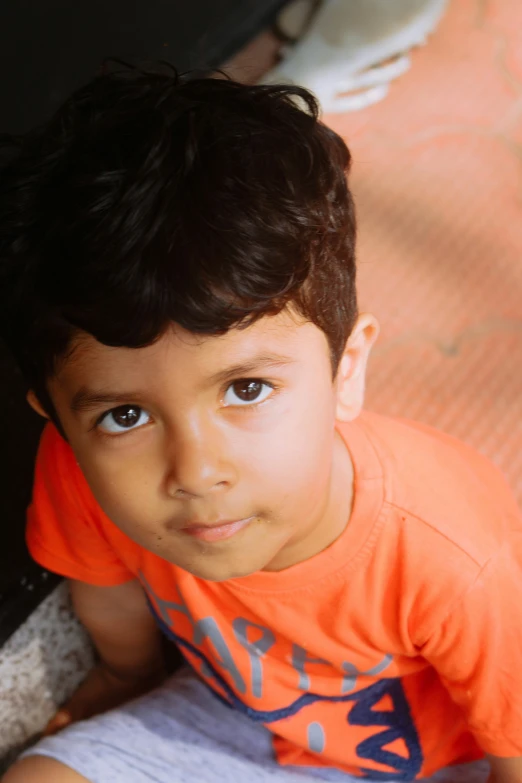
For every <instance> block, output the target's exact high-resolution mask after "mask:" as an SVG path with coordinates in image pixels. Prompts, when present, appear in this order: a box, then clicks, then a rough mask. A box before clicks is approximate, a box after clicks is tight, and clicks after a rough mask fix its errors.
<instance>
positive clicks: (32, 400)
mask: <svg viewBox="0 0 522 783" xmlns="http://www.w3.org/2000/svg"><path fill="white" fill-rule="evenodd" d="M25 399H26V400H27V402H28V403H29V405H30V406H31V408H32V409H33V411H36V413H38V414H39V415H40V416H43V417H44V419H48V418H49V414H48V413H46V412H45V411H44V409H43V408H42V406H41V405H40V401H39V400H38V397H37V396H36V394H35V393H34V391H28V392H27V395H26V398H25Z"/></svg>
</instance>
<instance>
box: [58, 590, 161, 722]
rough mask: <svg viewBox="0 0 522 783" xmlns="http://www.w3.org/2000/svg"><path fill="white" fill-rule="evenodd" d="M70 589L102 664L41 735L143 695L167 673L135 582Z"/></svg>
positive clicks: (157, 636)
mask: <svg viewBox="0 0 522 783" xmlns="http://www.w3.org/2000/svg"><path fill="white" fill-rule="evenodd" d="M70 588H71V596H72V600H73V605H74V608H75V610H76V613H77V615H78V617H79V619H80V620H81V622H82V623H83V625H84V626H85V628H86V629H87V631H88V633H89V634H90V636H91V638H92V640H93V642H94V645H95V647H96V649H97V651H98V653H99V656H100V663H99V664H98V665H97V666H95V667H94V669H91V671H90V672H89V673H88V675H87V677H86V678H85V680H84V681H83V682H82V683H81V684H80V686H79V687H78V689H77V690H76V691H75V692H74V693H73V694H72V696H71V698H70V699H69V700H68V701H67V702H66V704H64V705H63V706H62V707H60V708H59V710H58V712H57V713H55V715H54V716H53V717H52V718H51V720H50V721H49V722H48V724H47V726H46V727H45V729H44V732H43V733H44V735H49V734H55V733H56V732H57V731H61V729H63V728H64V727H65V726H67V725H69V724H70V723H73V722H75V721H77V720H83V719H86V718H90V717H92V716H93V715H98V714H99V713H101V712H106V711H107V710H110V709H112V708H114V707H118V706H119V705H120V704H123V703H125V702H127V701H129V700H130V699H133V698H136V697H137V696H141V695H142V694H143V693H146V692H147V691H149V690H151V689H152V688H154V687H155V686H157V685H159V684H160V682H161V681H162V680H163V679H164V677H165V675H166V671H165V663H164V659H163V654H162V647H161V641H160V632H159V630H158V629H157V628H156V625H155V623H154V620H153V619H152V615H151V613H150V611H149V609H148V607H147V603H146V601H145V596H144V594H143V591H142V589H141V587H140V584H139V582H138V581H136V580H132V581H130V582H126V583H125V584H121V585H117V586H114V587H96V586H94V585H90V584H86V583H85V582H78V581H70Z"/></svg>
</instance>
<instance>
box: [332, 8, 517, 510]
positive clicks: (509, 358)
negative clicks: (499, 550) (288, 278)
mask: <svg viewBox="0 0 522 783" xmlns="http://www.w3.org/2000/svg"><path fill="white" fill-rule="evenodd" d="M412 59H413V67H412V69H411V70H410V71H409V72H408V73H407V74H405V75H404V76H402V77H401V78H400V79H399V80H398V81H397V82H395V83H394V84H393V85H392V88H391V91H390V94H389V96H388V97H387V99H386V100H384V101H383V102H382V103H380V104H377V105H375V106H373V107H370V108H368V109H365V110H364V111H362V112H358V113H356V114H347V115H344V116H333V115H330V116H327V117H325V121H326V122H327V123H328V124H330V125H331V126H332V127H333V128H334V129H335V130H337V131H338V132H340V133H341V134H342V135H343V136H344V137H345V138H346V140H347V142H348V144H349V146H350V149H351V151H352V153H353V157H354V167H353V174H352V180H351V181H352V187H353V190H354V193H355V196H356V200H357V205H358V212H359V225H360V241H359V269H360V272H359V279H360V302H361V307H362V309H369V310H371V311H373V312H374V313H375V314H376V315H377V316H378V317H379V318H380V321H381V325H382V333H381V338H380V341H379V343H378V346H377V347H376V350H375V354H374V357H373V362H372V364H371V366H370V377H369V388H368V398H367V404H368V407H370V408H372V409H374V410H378V411H381V412H385V413H390V414H394V415H401V416H407V417H412V418H416V419H420V420H423V421H425V422H428V423H430V424H433V425H435V426H437V427H440V428H442V429H444V430H446V431H448V432H451V433H453V434H455V435H457V436H458V437H460V438H462V439H464V440H466V441H467V442H469V443H470V444H472V445H474V446H475V447H477V448H478V449H480V450H481V451H483V452H484V453H486V454H487V455H488V456H489V457H491V458H492V459H493V460H494V461H495V462H496V463H497V464H498V465H500V466H501V467H502V469H503V470H504V471H505V473H506V474H507V476H508V478H509V479H510V481H511V484H512V486H513V487H514V489H515V491H516V493H517V496H518V499H519V501H522V2H520V0H450V3H449V6H448V10H447V12H446V14H445V16H444V18H443V20H442V22H441V24H440V25H439V27H438V29H437V30H436V31H435V33H434V34H433V35H432V36H431V37H430V39H429V42H428V44H427V45H426V46H425V47H423V48H421V49H419V50H417V51H416V52H415V53H414V54H413V58H412Z"/></svg>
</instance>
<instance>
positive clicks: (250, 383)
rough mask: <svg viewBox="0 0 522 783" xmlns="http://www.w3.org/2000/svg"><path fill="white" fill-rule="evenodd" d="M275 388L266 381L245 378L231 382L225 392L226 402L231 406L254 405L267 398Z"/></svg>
mask: <svg viewBox="0 0 522 783" xmlns="http://www.w3.org/2000/svg"><path fill="white" fill-rule="evenodd" d="M273 390H274V387H273V386H272V385H271V384H270V383H267V382H266V381H259V380H257V379H256V378H245V379H243V380H241V381H234V383H231V384H230V386H229V387H228V389H227V390H226V392H225V397H224V402H225V403H226V405H230V406H234V405H235V406H241V405H252V404H253V403H255V402H256V403H257V402H263V400H266V398H267V397H269V396H270V394H271V393H272V391H273Z"/></svg>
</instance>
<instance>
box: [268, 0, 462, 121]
mask: <svg viewBox="0 0 522 783" xmlns="http://www.w3.org/2000/svg"><path fill="white" fill-rule="evenodd" d="M446 3H447V0H324V2H323V4H322V6H321V7H320V8H319V10H318V11H317V13H316V14H315V16H314V17H313V19H312V21H311V24H310V26H309V28H308V30H307V31H306V32H305V33H304V35H303V37H302V38H301V39H300V40H299V41H298V42H297V43H296V44H295V45H294V46H292V47H289V48H288V49H287V54H286V56H285V57H284V59H283V60H282V62H281V63H279V65H277V66H276V67H275V68H273V69H272V70H271V71H269V72H268V73H267V74H265V76H264V77H263V82H264V83H282V82H290V83H294V84H300V85H302V86H303V87H307V88H308V89H309V90H311V91H312V92H313V93H314V94H315V95H316V97H317V98H318V99H319V101H320V103H321V106H322V109H323V111H324V112H327V113H330V112H346V111H356V110H357V109H362V108H364V107H365V106H368V105H370V104H372V103H376V102H377V101H379V100H382V99H383V98H384V97H385V96H386V95H387V93H388V90H389V85H390V82H391V81H393V79H396V78H397V77H398V76H400V75H401V74H403V73H404V72H405V71H407V70H408V68H409V67H410V64H411V63H410V57H409V54H408V53H409V51H410V50H411V49H412V47H414V46H419V45H420V44H423V43H425V41H426V39H427V36H428V35H429V33H430V32H432V31H433V30H434V29H435V27H436V26H437V24H438V22H439V20H440V18H441V16H442V14H443V12H444V9H445V6H446ZM295 5H296V11H297V12H301V13H302V8H303V6H304V5H306V4H305V3H303V0H295ZM297 6H299V8H297ZM291 9H292V6H290V9H289V10H287V11H286V12H285V13H286V14H287V19H288V20H290V19H291V18H292V12H291ZM294 15H295V16H298V13H297V14H294ZM282 21H284V20H282ZM294 23H295V20H294ZM281 27H282V28H283V29H284V27H283V25H282V24H281Z"/></svg>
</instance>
